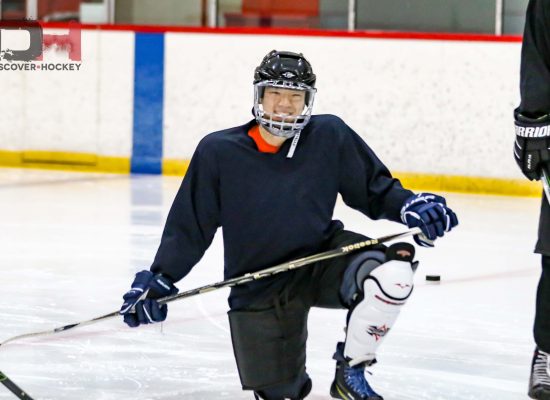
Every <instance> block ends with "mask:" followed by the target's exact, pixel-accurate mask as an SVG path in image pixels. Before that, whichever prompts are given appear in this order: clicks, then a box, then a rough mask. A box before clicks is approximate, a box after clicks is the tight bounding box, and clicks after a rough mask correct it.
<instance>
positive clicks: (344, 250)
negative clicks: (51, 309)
mask: <svg viewBox="0 0 550 400" xmlns="http://www.w3.org/2000/svg"><path fill="white" fill-rule="evenodd" d="M421 233H422V231H421V230H420V228H413V229H410V230H408V231H406V232H402V233H397V234H393V235H387V236H382V237H380V238H378V239H369V240H364V241H362V242H357V243H353V244H350V245H347V246H342V247H339V248H337V249H334V250H329V251H325V252H323V253H318V254H313V255H311V256H308V257H304V258H300V259H297V260H294V261H289V262H285V263H282V264H279V265H276V266H274V267H270V268H266V269H262V270H260V271H257V272H251V273H248V274H245V275H242V276H239V277H236V278H231V279H227V280H225V281H220V282H216V283H212V284H210V285H206V286H201V287H198V288H196V289H191V290H188V291H186V292H182V293H179V294H175V295H173V296H168V297H164V298H162V299H160V300H158V302H159V303H161V304H165V303H170V302H172V301H176V300H181V299H185V298H187V297H191V296H196V295H198V294H202V293H206V292H211V291H213V290H217V289H222V288H227V287H232V286H237V285H241V284H243V283H247V282H251V281H256V280H258V279H262V278H265V277H268V276H272V275H275V274H279V273H281V272H285V271H289V270H292V269H296V268H301V267H304V266H306V265H309V264H313V263H316V262H318V261H323V260H328V259H331V258H335V257H340V256H344V255H346V254H350V253H353V252H355V251H357V250H362V249H367V248H369V247H373V246H375V245H377V244H381V243H385V242H389V241H391V240H396V239H401V238H404V237H407V236H411V235H420V234H421ZM118 316H120V313H119V312H118V311H115V312H112V313H109V314H105V315H102V316H100V317H96V318H93V319H90V320H88V321H82V322H76V323H74V324H69V325H65V326H61V327H59V328H55V329H53V330H48V331H42V332H34V333H26V334H24V335H18V336H14V337H12V338H9V339H7V340H4V341H3V342H2V343H0V346H4V345H5V344H7V343H9V342H13V341H15V340H19V339H23V338H30V337H35V336H41V335H48V334H53V333H59V332H64V331H67V330H69V329H74V328H76V327H81V326H85V325H90V324H93V323H96V322H99V321H104V320H106V319H110V318H114V317H118Z"/></svg>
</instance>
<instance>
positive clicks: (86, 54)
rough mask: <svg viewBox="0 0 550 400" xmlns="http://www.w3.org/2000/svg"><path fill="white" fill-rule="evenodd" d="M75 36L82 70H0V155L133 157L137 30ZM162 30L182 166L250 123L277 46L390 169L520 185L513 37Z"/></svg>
mask: <svg viewBox="0 0 550 400" xmlns="http://www.w3.org/2000/svg"><path fill="white" fill-rule="evenodd" d="M56 31H58V30H55V31H53V32H56ZM46 32H48V30H47V31H46ZM82 35H83V62H82V71H79V72H40V73H38V72H36V73H32V72H15V71H2V79H1V80H0V91H1V92H2V93H3V94H4V93H5V94H6V97H5V98H6V99H9V100H6V101H5V102H4V110H5V112H4V115H5V116H6V118H5V121H3V124H2V125H1V126H0V150H28V149H34V150H57V151H77V152H91V153H96V154H98V155H105V156H120V157H130V156H131V149H132V130H133V126H132V124H133V76H134V71H133V68H134V59H133V58H134V32H131V31H101V30H99V31H90V30H83V31H82ZM165 35H166V38H165V39H166V40H165V46H166V48H165V81H164V115H163V117H164V119H163V132H164V138H163V139H164V140H163V147H164V148H163V152H164V156H163V157H164V158H166V159H188V158H190V157H191V155H192V152H193V150H194V148H195V146H196V144H197V143H198V141H199V140H200V139H201V138H202V137H204V136H205V135H206V134H207V133H209V132H212V131H214V130H219V129H224V128H227V127H232V126H236V125H240V124H242V123H244V122H246V121H248V120H249V119H250V118H252V115H251V112H250V111H251V108H252V97H253V96H252V94H253V89H252V77H253V71H254V68H255V66H256V65H257V64H258V63H259V62H260V60H261V58H262V57H263V56H264V55H265V54H266V53H267V52H268V51H270V50H271V49H285V50H292V51H298V52H303V53H304V54H305V55H306V56H307V58H308V59H310V61H311V62H312V64H313V67H314V70H315V72H316V74H317V76H318V81H317V82H318V84H317V87H318V90H319V92H318V95H317V98H316V104H315V108H314V111H315V113H318V114H319V113H333V114H336V115H338V116H340V117H342V118H343V119H344V120H345V121H346V122H347V123H348V124H349V125H350V126H351V127H352V128H354V129H355V130H356V131H357V132H358V133H359V134H361V135H362V136H363V137H364V138H365V139H366V140H367V142H368V143H369V144H370V145H371V147H373V149H374V150H375V151H376V152H377V154H378V155H379V156H380V158H381V159H382V160H383V161H384V162H385V163H386V164H387V165H388V166H389V167H390V169H392V170H394V171H400V172H417V173H431V174H439V175H441V174H451V175H466V176H483V177H500V178H521V174H520V173H519V171H518V170H517V168H516V166H515V165H514V162H513V157H512V150H511V148H512V143H513V137H514V133H513V126H512V110H513V109H514V107H515V106H517V104H518V102H519V90H518V83H519V56H520V48H521V45H520V43H518V42H514V43H512V42H466V41H444V40H405V39H378V38H351V37H313V36H281V35H238V34H208V33H176V32H168V33H166V34H165ZM33 113H35V114H33Z"/></svg>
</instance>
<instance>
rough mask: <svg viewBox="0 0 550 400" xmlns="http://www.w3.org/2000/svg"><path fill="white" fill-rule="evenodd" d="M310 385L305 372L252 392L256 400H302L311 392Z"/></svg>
mask: <svg viewBox="0 0 550 400" xmlns="http://www.w3.org/2000/svg"><path fill="white" fill-rule="evenodd" d="M312 386H313V385H312V383H311V379H310V378H309V376H308V374H307V373H306V374H304V375H302V376H300V377H299V378H298V379H296V380H294V381H293V382H290V383H284V384H282V385H277V386H273V387H270V388H267V389H264V390H259V391H257V392H254V397H255V399H256V400H260V399H263V400H285V399H290V400H302V399H305V398H306V396H307V395H308V394H309V392H311V388H312Z"/></svg>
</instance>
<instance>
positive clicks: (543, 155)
mask: <svg viewBox="0 0 550 400" xmlns="http://www.w3.org/2000/svg"><path fill="white" fill-rule="evenodd" d="M514 119H515V125H516V141H515V143H514V158H515V159H516V163H517V164H518V166H519V168H520V169H521V172H523V174H524V175H525V176H526V177H527V178H529V179H530V180H532V181H533V180H539V179H540V175H541V165H542V164H544V163H550V115H549V114H546V115H542V116H540V117H538V118H530V117H527V116H525V115H523V114H521V113H520V112H518V110H515V111H514Z"/></svg>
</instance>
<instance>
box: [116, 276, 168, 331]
mask: <svg viewBox="0 0 550 400" xmlns="http://www.w3.org/2000/svg"><path fill="white" fill-rule="evenodd" d="M177 293H178V288H176V287H175V286H174V285H173V283H172V282H171V281H170V280H169V279H168V278H166V277H165V276H162V275H161V274H157V275H153V273H152V272H151V271H141V272H138V273H137V274H136V277H135V279H134V282H132V288H131V289H130V290H129V291H127V292H126V293H125V294H124V296H122V298H123V299H124V303H123V304H122V307H121V308H120V314H121V315H123V316H124V322H125V323H126V324H127V325H128V326H129V327H131V328H135V327H136V326H139V325H141V324H152V323H155V322H161V321H164V320H165V319H166V316H167V315H168V306H167V305H166V304H162V305H160V304H159V303H158V302H157V300H156V299H160V298H162V297H166V296H172V295H174V294H177Z"/></svg>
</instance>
